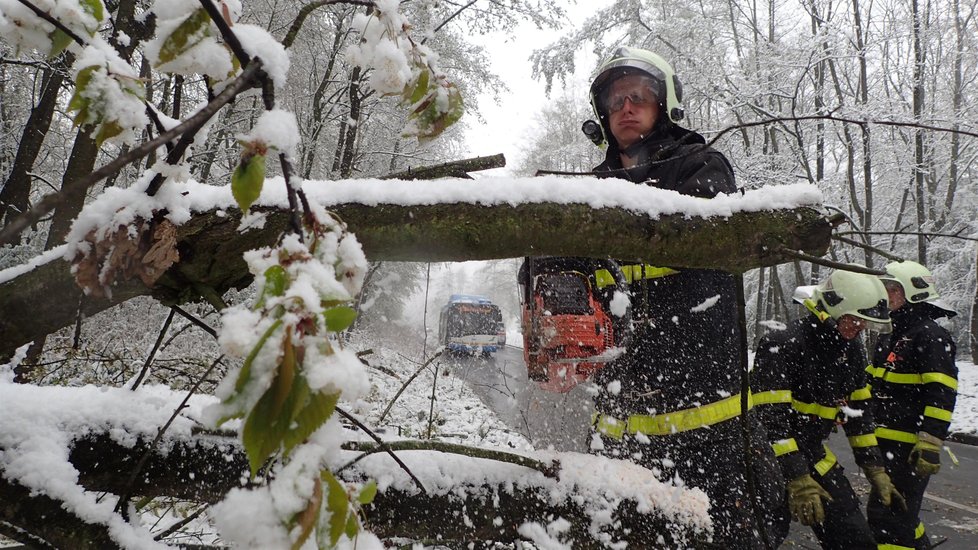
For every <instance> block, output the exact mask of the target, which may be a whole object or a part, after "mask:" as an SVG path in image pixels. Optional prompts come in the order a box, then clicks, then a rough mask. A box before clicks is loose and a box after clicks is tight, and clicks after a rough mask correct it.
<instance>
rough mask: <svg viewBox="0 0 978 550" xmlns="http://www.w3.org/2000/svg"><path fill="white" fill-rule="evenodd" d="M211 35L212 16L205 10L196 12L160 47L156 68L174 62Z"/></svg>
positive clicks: (201, 9)
mask: <svg viewBox="0 0 978 550" xmlns="http://www.w3.org/2000/svg"><path fill="white" fill-rule="evenodd" d="M210 35H211V18H210V16H209V15H207V12H206V11H205V10H204V9H203V8H200V9H197V10H195V11H194V12H193V13H192V14H190V15H189V16H187V18H186V19H184V20H183V21H182V22H181V23H180V24H179V25H177V28H175V29H173V32H172V33H170V35H169V36H167V37H166V39H164V40H163V45H162V46H160V53H159V56H157V61H158V64H157V65H156V66H157V67H159V66H160V65H163V64H165V63H169V62H170V61H173V60H174V59H176V58H177V57H179V56H180V55H183V54H184V53H186V52H187V51H188V50H189V49H190V48H193V47H194V46H196V45H197V44H199V43H200V41H201V40H203V39H204V38H206V37H208V36H210Z"/></svg>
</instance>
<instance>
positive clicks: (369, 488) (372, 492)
mask: <svg viewBox="0 0 978 550" xmlns="http://www.w3.org/2000/svg"><path fill="white" fill-rule="evenodd" d="M375 496H377V482H376V481H374V480H372V479H371V480H369V481H367V482H366V483H364V484H363V487H362V488H361V489H360V494H358V495H357V502H359V503H360V504H362V505H364V506H365V505H367V504H370V503H371V502H373V501H374V497H375Z"/></svg>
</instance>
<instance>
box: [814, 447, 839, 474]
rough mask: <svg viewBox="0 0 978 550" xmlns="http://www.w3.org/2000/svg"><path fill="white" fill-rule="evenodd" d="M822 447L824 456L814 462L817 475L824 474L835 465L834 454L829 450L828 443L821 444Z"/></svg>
mask: <svg viewBox="0 0 978 550" xmlns="http://www.w3.org/2000/svg"><path fill="white" fill-rule="evenodd" d="M822 448H823V449H825V456H824V457H823V458H822V460H819V461H818V462H816V463H815V471H816V472H818V475H820V476H824V475H825V474H827V473H829V470H831V469H832V466H835V462H836V460H835V455H834V454H832V451H830V450H829V447H828V445H822Z"/></svg>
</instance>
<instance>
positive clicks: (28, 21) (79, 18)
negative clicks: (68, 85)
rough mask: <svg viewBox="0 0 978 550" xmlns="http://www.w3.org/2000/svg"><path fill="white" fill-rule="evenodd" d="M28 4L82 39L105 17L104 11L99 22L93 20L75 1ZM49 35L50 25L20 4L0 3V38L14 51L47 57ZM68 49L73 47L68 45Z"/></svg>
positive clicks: (36, 0) (1, 0) (38, 0)
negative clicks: (20, 49) (38, 53)
mask: <svg viewBox="0 0 978 550" xmlns="http://www.w3.org/2000/svg"><path fill="white" fill-rule="evenodd" d="M32 4H33V5H34V6H36V7H37V8H39V9H40V10H41V11H44V12H46V13H48V14H50V15H51V16H52V17H54V18H55V19H57V20H58V22H60V23H61V24H63V25H64V26H66V27H68V28H69V29H71V30H72V31H73V32H74V33H75V34H77V35H79V36H81V37H83V38H85V37H88V36H90V35H92V34H93V33H94V32H95V31H96V30H98V26H99V24H101V23H102V22H103V21H105V17H106V16H107V11H105V10H103V12H102V17H101V19H96V18H95V16H94V15H93V14H91V13H89V12H88V10H85V9H84V8H82V6H81V4H79V2H78V0H33V2H32ZM53 32H54V25H52V24H51V23H48V22H47V21H45V20H43V19H41V18H40V17H38V16H37V15H35V14H34V12H33V11H31V10H30V9H29V8H27V6H25V5H23V4H22V3H21V2H18V1H17V0H0V36H3V38H4V40H5V41H8V42H9V43H11V44H13V45H15V46H16V47H18V48H23V49H25V50H36V51H38V52H40V53H43V54H49V53H50V52H51V48H52V42H51V34H52V33H53ZM72 47H77V45H76V44H74V43H72Z"/></svg>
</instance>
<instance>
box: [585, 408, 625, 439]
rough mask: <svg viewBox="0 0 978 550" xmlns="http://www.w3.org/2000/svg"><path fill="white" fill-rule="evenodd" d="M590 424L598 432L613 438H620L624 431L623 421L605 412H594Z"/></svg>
mask: <svg viewBox="0 0 978 550" xmlns="http://www.w3.org/2000/svg"><path fill="white" fill-rule="evenodd" d="M591 424H592V425H593V426H594V429H595V430H597V431H598V432H600V433H602V434H604V435H606V436H608V437H613V438H615V439H621V436H622V435H624V433H625V423H624V422H622V421H621V420H618V419H617V418H615V417H613V416H608V415H606V414H600V413H594V415H593V416H592V418H591Z"/></svg>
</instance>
